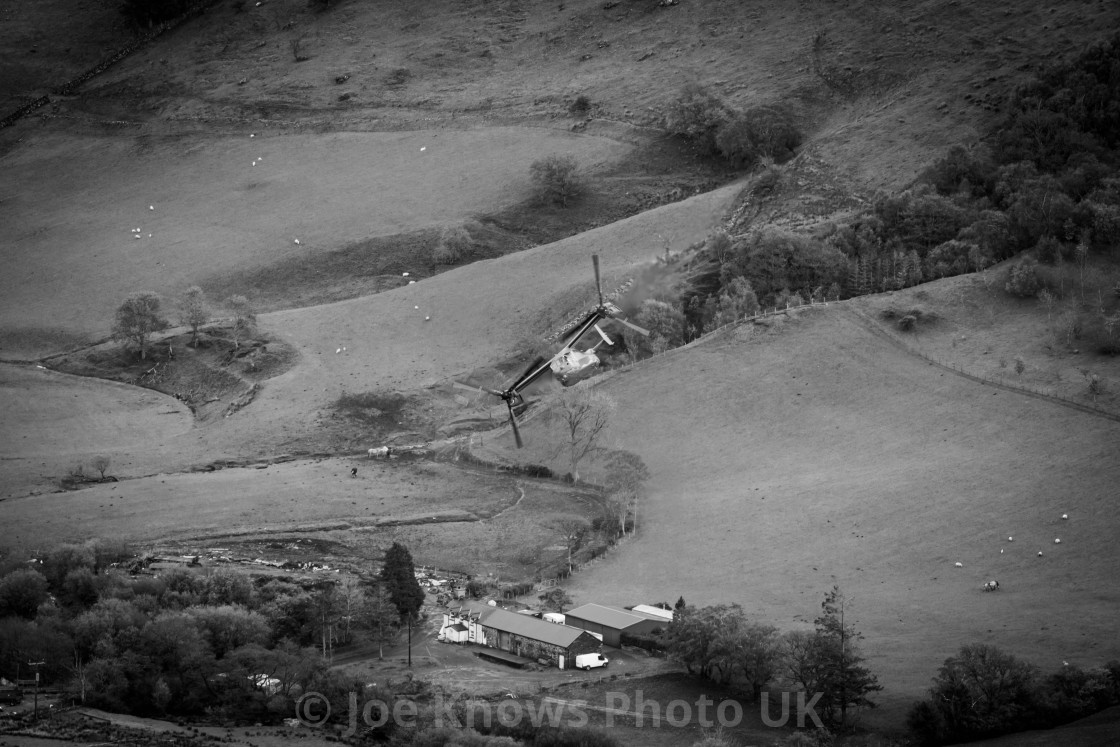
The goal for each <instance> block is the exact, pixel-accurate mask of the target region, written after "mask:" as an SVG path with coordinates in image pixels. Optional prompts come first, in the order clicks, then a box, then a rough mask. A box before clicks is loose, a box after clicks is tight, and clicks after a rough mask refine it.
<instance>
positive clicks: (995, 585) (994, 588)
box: [984, 579, 999, 591]
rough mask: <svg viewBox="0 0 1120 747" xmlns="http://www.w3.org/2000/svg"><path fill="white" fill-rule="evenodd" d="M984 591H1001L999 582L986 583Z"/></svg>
mask: <svg viewBox="0 0 1120 747" xmlns="http://www.w3.org/2000/svg"><path fill="white" fill-rule="evenodd" d="M984 591H999V581H996V580H994V579H993V580H991V581H985V582H984Z"/></svg>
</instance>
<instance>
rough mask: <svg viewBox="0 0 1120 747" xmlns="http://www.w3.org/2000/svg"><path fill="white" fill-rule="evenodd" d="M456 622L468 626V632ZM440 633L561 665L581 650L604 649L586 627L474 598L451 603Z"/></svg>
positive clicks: (569, 662) (594, 650)
mask: <svg viewBox="0 0 1120 747" xmlns="http://www.w3.org/2000/svg"><path fill="white" fill-rule="evenodd" d="M456 626H462V627H465V628H466V632H465V634H464V633H463V632H462V631H461V630H460V629H458V628H457V627H456ZM440 636H441V637H443V638H444V639H445V640H454V641H456V642H467V643H478V644H481V645H483V646H489V647H490V648H496V649H499V650H501V651H506V652H508V653H511V654H513V655H514V656H521V657H524V658H526V659H534V660H537V661H541V662H546V661H547V662H548V663H549V664H551V665H553V666H558V667H560V668H561V669H564V668H566V667H567V666H572V662H573V661H574V659H575V657H576V656H579V655H580V654H593V653H597V652H599V651H600V650H602V644H601V643H600V642H599V640H598V639H597V638H595V636H593V635H591V634H590V633H588V632H587V631H586V630H581V629H579V628H573V627H569V626H567V625H558V624H557V623H551V622H546V621H544V620H541V619H539V618H536V617H529V616H527V615H518V614H516V613H514V612H510V611H509V610H505V609H502V608H501V607H497V606H490V605H488V604H482V603H480V602H471V601H465V602H459V601H457V602H452V603H451V604H450V605H448V607H447V610H446V611H445V612H444V615H443V626H442V628H441V630H440Z"/></svg>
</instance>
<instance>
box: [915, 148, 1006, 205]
mask: <svg viewBox="0 0 1120 747" xmlns="http://www.w3.org/2000/svg"><path fill="white" fill-rule="evenodd" d="M923 176H924V178H925V180H926V181H928V182H929V183H930V184H932V185H933V187H934V189H936V190H937V191H938V193H940V194H943V195H952V194H965V195H968V196H970V197H982V196H984V195H986V194H988V193H989V192H990V191H991V189H992V187H993V186H994V181H995V164H994V163H993V161H992V158H991V154H990V153H989V152H988V151H987V150H986V149H984V148H979V149H976V150H972V149H969V148H965V147H964V146H961V145H955V146H953V147H952V148H950V149H949V152H948V153H947V154H946V155H945V156H944V157H943V158H941V159H940V160H938V161H937V162H936V163H934V164H933V166H931V167H930V168H929V169H928V170H927V171H926V172H925V174H924V175H923Z"/></svg>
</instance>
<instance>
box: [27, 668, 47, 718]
mask: <svg viewBox="0 0 1120 747" xmlns="http://www.w3.org/2000/svg"><path fill="white" fill-rule="evenodd" d="M46 663H47V662H45V661H29V662H27V666H29V667H35V706H34V712H33V715H34V716H35V717H36V718H38V717H39V667H41V666H42V665H44V664H46Z"/></svg>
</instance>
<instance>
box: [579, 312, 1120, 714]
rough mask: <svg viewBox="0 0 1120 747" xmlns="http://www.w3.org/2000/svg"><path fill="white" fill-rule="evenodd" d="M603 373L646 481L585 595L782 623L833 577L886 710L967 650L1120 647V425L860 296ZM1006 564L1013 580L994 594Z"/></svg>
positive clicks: (1089, 651)
mask: <svg viewBox="0 0 1120 747" xmlns="http://www.w3.org/2000/svg"><path fill="white" fill-rule="evenodd" d="M601 388H602V389H603V390H604V391H606V392H608V393H609V394H610V395H611V396H612V397H614V398H615V399H616V400H617V402H618V410H617V416H616V423H615V425H614V426H613V427H612V431H613V433H614V443H613V445H615V446H617V447H618V448H624V449H629V450H632V451H635V452H637V453H638V454H640V455H642V458H643V459H644V460H645V461H646V463H647V464H648V465H649V466H650V471H651V478H650V481H649V496H648V498H647V499H646V500H645V501H643V503H642V505H641V507H640V510H639V525H640V527H641V529H640V532H641V534H640V540H639V541H638V542H636V543H633V544H630V545H628V546H626V549H625V550H624V551H623V552H620V553H617V554H615V555H613V556H612V557H610V558H609V559H608V560H607V561H605V562H604V563H602V564H600V565H597V566H596V567H595V568H594V570H591V571H589V572H586V573H583V574H578V575H577V576H576V577H575V578H574V582H573V584H572V589H571V591H572V594H573V596H574V597H575V598H576V599H577V601H592V600H594V601H598V602H601V603H608V604H612V603H613V604H636V603H639V602H647V603H648V602H656V601H669V602H672V601H673V600H674V599H675V598H676V597H677V596H679V595H682V594H683V596H684V597H685V599H686V600H687V601H688V602H690V603H693V604H698V605H705V604H716V603H731V602H737V603H740V604H742V605H743V606H744V608H745V609H746V610H747V611H748V612H749V613H750V614H751V615H752V616H755V617H757V618H758V619H760V620H762V621H766V622H770V623H773V624H777V625H779V626H781V627H783V628H787V629H788V628H791V627H794V628H795V627H800V626H804V625H807V624H808V623H810V622H811V621H812V619H813V618H814V617H815V616H816V614H817V613H818V611H819V604H820V600H821V598H822V596H823V593H824V592H825V591H827V590H828V589H829V588H830V587H831V586H832V585H833V584H839V585H840V586H841V587H842V588H843V589H844V591H845V593H847V594H848V595H849V596H850V598H851V600H852V609H851V620H852V621H853V622H854V624H855V625H856V627H857V628H858V629H859V630H861V631H863V633H864V634H865V635H866V636H867V639H866V642H865V650H866V652H867V653H868V655H869V662H870V665H871V666H872V669H873V671H875V672H877V673H878V674H879V676H880V677H881V679H882V682H883V684H884V685H885V686H886V688H887V690H886V691H885V692H884V693H883V700H884V702H885V703H887V704H888V705H891V706H894V707H893V708H890V709H888V711H887V712H886V713H885V714H884V715H885V716H886V717H890V718H897V717H899V716H900V715H901V711H900V710H899V709H900V708H901V707H902V706H903V705H905V701H906V699H908V698H916V697H918V696H920V694H921V692H922V690H923V689H924V688H925V686H926V684H927V683H928V681H929V678H930V677H932V676H933V675H934V674H935V673H936V669H937V666H938V665H939V664H940V663H941V661H942V660H943V659H944V658H945V657H946V656H948V655H949V654H951V653H952V652H953V651H955V650H956V649H957V648H958V647H959V646H960V645H963V644H965V643H970V642H987V643H993V644H995V645H997V646H999V647H1001V648H1004V649H1007V650H1009V651H1011V652H1013V653H1015V654H1017V655H1022V656H1023V657H1025V658H1027V659H1030V660H1032V661H1035V662H1036V663H1038V664H1039V665H1040V666H1043V667H1044V668H1052V667H1053V666H1056V665H1057V664H1058V663H1059V662H1060V661H1062V660H1068V661H1071V662H1076V663H1078V664H1081V665H1084V666H1092V665H1097V664H1100V663H1102V662H1103V661H1105V660H1107V659H1109V658H1114V657H1116V656H1117V655H1120V648H1118V647H1117V645H1116V642H1115V636H1113V635H1112V634H1111V632H1110V630H1111V627H1112V620H1111V618H1112V611H1114V610H1115V608H1116V605H1117V604H1120V596H1118V595H1117V593H1116V592H1115V584H1112V583H1111V582H1110V579H1112V578H1114V577H1115V575H1116V574H1117V573H1120V557H1118V556H1117V554H1116V552H1115V549H1114V543H1113V539H1112V538H1113V537H1114V536H1115V534H1116V531H1117V530H1118V529H1120V527H1118V526H1117V520H1116V517H1115V512H1114V511H1113V510H1112V506H1111V504H1112V498H1113V496H1114V489H1113V486H1115V485H1116V484H1117V482H1118V481H1120V465H1118V464H1117V462H1116V460H1115V459H1114V458H1113V452H1114V449H1113V446H1112V445H1113V444H1115V443H1116V439H1117V437H1120V424H1118V423H1117V422H1115V421H1112V420H1108V419H1104V418H1099V417H1095V416H1091V415H1086V414H1084V413H1081V412H1079V411H1076V410H1070V409H1067V408H1065V407H1062V406H1060V405H1057V404H1051V403H1049V402H1045V401H1040V400H1037V399H1032V398H1028V397H1025V396H1022V395H1018V394H1014V393H1010V392H1007V391H1005V390H999V389H995V388H992V387H988V386H985V385H982V384H978V383H976V382H973V381H970V380H968V379H964V378H962V377H959V376H956V375H953V374H951V373H947V372H945V371H943V370H941V369H938V368H936V367H933V366H930V365H929V364H928V363H926V362H925V361H922V360H921V359H919V358H916V357H913V356H910V355H908V354H906V353H905V352H902V351H900V350H899V349H897V348H895V347H893V346H891V345H890V344H889V343H888V342H885V341H883V340H881V339H880V338H877V337H875V336H873V335H872V334H870V333H869V332H868V331H867V330H866V329H864V328H863V327H862V326H861V324H860V323H858V321H857V320H855V319H853V318H852V317H851V316H850V314H849V312H847V311H846V310H845V305H844V304H840V305H833V306H831V307H828V308H818V309H813V310H806V311H804V312H801V313H795V314H793V315H792V317H791V318H790V319H788V320H787V319H785V318H784V317H778V318H777V319H775V320H774V321H773V322H770V323H768V324H766V325H752V324H749V323H748V324H744V325H743V326H740V327H738V328H737V329H735V330H733V331H729V332H728V333H727V334H723V335H719V336H717V337H715V338H711V339H709V340H707V341H705V342H703V343H701V344H699V345H696V346H694V347H691V348H688V349H679V350H676V351H672V352H670V353H668V354H666V355H664V356H662V357H660V358H657V359H654V360H652V361H649V362H647V363H644V364H642V365H640V366H637V367H635V368H634V369H633V370H630V371H627V372H625V373H623V374H620V375H617V376H614V377H613V378H611V379H610V380H609V381H607V382H606V383H605V384H604V385H603V386H602V387H601ZM1055 444H1060V445H1061V446H1060V447H1059V448H1055ZM1063 513H1068V515H1069V516H1070V519H1069V520H1068V521H1063V520H1062V519H1061V516H1062V514H1063ZM1009 537H1013V538H1014V541H1013V542H1012V541H1009V540H1008V538H1009ZM1055 538H1060V539H1061V544H1060V545H1055V544H1054V540H1055ZM684 547H687V548H689V549H688V552H687V553H680V552H675V551H671V548H684ZM667 550H669V551H667ZM1040 551H1041V552H1043V556H1042V557H1039V556H1038V554H1037V553H1038V552H1040ZM957 562H960V563H961V564H962V565H963V567H961V568H958V567H955V565H954V564H955V563H957ZM992 578H994V579H998V580H999V581H1000V584H1001V591H1000V592H999V593H998V594H985V593H983V591H982V590H981V586H982V585H983V583H984V582H985V581H987V580H988V579H992Z"/></svg>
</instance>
